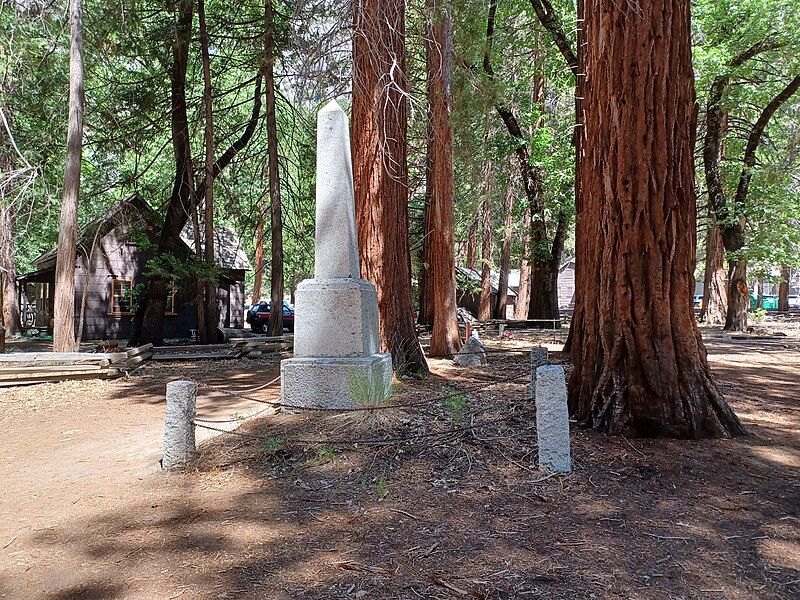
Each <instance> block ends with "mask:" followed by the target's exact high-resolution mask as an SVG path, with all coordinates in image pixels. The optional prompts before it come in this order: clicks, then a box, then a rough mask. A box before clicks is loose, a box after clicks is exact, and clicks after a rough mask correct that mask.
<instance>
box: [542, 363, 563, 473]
mask: <svg viewBox="0 0 800 600" xmlns="http://www.w3.org/2000/svg"><path fill="white" fill-rule="evenodd" d="M536 433H537V437H538V439H539V468H540V469H546V470H548V471H551V472H556V473H569V472H570V471H572V461H571V460H570V452H569V412H568V409H567V385H566V383H565V381H564V367H562V366H561V365H543V366H541V367H538V368H537V369H536Z"/></svg>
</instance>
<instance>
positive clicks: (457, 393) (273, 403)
mask: <svg viewBox="0 0 800 600" xmlns="http://www.w3.org/2000/svg"><path fill="white" fill-rule="evenodd" d="M523 376H524V377H526V378H527V377H529V376H530V369H529V368H525V369H524V370H520V371H519V372H518V373H515V374H514V375H511V376H508V377H502V378H498V379H496V380H494V381H491V382H489V383H481V384H476V385H474V386H469V387H467V388H466V389H462V390H458V391H455V392H453V393H451V394H443V395H439V396H434V397H430V398H424V399H422V400H420V401H418V402H407V403H404V404H397V403H394V404H375V405H370V406H358V407H353V408H327V407H313V406H299V405H292V404H284V403H282V402H280V401H276V400H263V399H261V398H254V397H253V396H248V395H246V394H242V393H240V392H236V391H233V390H229V389H226V388H223V387H221V386H216V385H212V384H210V383H204V382H196V383H197V385H198V387H202V388H209V389H212V390H216V391H218V392H222V393H223V394H226V395H228V396H232V397H235V398H241V399H243V400H249V401H251V402H257V403H259V404H266V405H268V406H272V407H276V408H285V409H289V410H300V411H308V412H331V413H351V412H371V411H377V410H392V409H405V408H412V407H416V406H423V405H428V404H431V403H432V402H436V401H441V400H447V399H448V398H456V397H458V396H461V395H463V394H464V393H466V392H470V391H475V390H478V391H480V390H483V389H486V388H488V387H493V386H495V385H499V384H501V383H509V382H511V381H516V380H517V379H521V378H522V377H523ZM279 379H280V377H278V378H276V379H274V380H273V381H272V382H270V383H274V382H276V381H277V380H279ZM262 387H266V386H262ZM257 389H260V388H257ZM411 393H414V392H411ZM261 412H266V409H265V410H264V411H261ZM256 414H260V413H256ZM234 420H238V419H234ZM234 420H231V421H217V422H233V421H234ZM206 422H208V423H212V422H214V421H206Z"/></svg>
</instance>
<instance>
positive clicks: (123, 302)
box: [109, 279, 133, 316]
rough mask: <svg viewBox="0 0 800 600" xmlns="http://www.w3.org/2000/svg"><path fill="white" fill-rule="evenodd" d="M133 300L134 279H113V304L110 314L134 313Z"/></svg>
mask: <svg viewBox="0 0 800 600" xmlns="http://www.w3.org/2000/svg"><path fill="white" fill-rule="evenodd" d="M132 301H133V281H132V280H130V279H112V280H111V306H110V309H109V314H110V315H117V316H123V315H132V314H133V311H132V310H131V303H132Z"/></svg>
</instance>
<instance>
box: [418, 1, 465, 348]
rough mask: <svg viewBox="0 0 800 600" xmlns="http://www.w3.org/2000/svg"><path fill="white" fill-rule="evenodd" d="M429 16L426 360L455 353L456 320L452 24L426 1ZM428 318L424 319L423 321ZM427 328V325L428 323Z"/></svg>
mask: <svg viewBox="0 0 800 600" xmlns="http://www.w3.org/2000/svg"><path fill="white" fill-rule="evenodd" d="M427 8H428V10H429V11H430V13H429V17H428V20H427V23H426V25H427V35H426V36H425V38H426V39H425V55H426V62H427V71H428V81H427V93H428V164H427V174H426V175H427V189H428V205H427V207H426V215H425V224H426V227H425V233H426V238H427V239H426V246H425V248H426V257H425V262H426V265H425V266H426V271H429V272H430V274H431V277H428V278H427V280H426V286H425V290H424V293H425V294H426V295H427V298H426V300H427V302H425V303H424V306H425V309H426V310H428V311H432V313H433V315H432V316H433V319H432V324H433V328H432V330H431V342H430V355H431V356H452V355H453V354H455V353H456V352H458V351H459V349H460V348H461V336H460V334H459V331H458V319H457V317H456V278H455V256H454V254H453V228H454V221H455V217H454V207H453V202H454V197H455V176H454V171H453V133H452V127H451V125H450V112H451V109H450V105H451V90H450V85H451V75H452V71H453V61H452V53H453V21H452V18H451V16H450V12H449V6H448V3H446V2H442V1H441V0H427ZM426 316H429V317H430V314H428V315H426ZM429 322H430V321H429Z"/></svg>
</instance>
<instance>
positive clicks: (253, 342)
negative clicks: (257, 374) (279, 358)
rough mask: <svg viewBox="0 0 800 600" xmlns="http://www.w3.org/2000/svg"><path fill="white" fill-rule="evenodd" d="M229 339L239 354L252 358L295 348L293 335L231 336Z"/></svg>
mask: <svg viewBox="0 0 800 600" xmlns="http://www.w3.org/2000/svg"><path fill="white" fill-rule="evenodd" d="M229 341H230V343H231V345H232V346H233V347H234V348H236V349H237V350H238V351H239V356H248V357H250V358H254V357H256V356H261V355H262V354H264V353H267V352H286V351H288V350H292V349H293V348H294V336H293V335H279V336H274V337H245V338H231V339H230V340H229Z"/></svg>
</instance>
